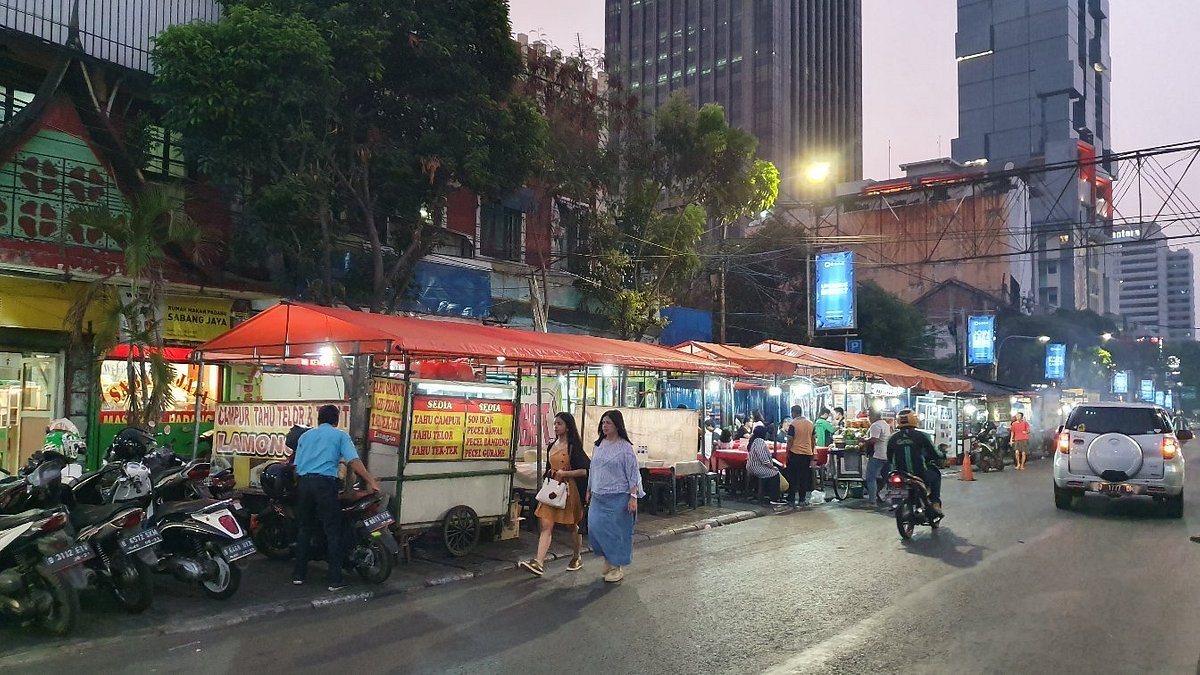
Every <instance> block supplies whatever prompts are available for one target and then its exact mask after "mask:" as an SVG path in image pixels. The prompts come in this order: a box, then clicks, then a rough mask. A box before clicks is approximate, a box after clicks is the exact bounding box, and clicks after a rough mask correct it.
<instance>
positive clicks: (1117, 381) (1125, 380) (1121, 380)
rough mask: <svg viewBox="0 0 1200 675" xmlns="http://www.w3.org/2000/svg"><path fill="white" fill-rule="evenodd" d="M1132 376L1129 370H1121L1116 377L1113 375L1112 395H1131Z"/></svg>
mask: <svg viewBox="0 0 1200 675" xmlns="http://www.w3.org/2000/svg"><path fill="white" fill-rule="evenodd" d="M1130 374H1131V373H1130V372H1129V371H1128V370H1121V371H1117V373H1116V374H1115V375H1113V385H1112V393H1114V394H1128V393H1129V376H1130Z"/></svg>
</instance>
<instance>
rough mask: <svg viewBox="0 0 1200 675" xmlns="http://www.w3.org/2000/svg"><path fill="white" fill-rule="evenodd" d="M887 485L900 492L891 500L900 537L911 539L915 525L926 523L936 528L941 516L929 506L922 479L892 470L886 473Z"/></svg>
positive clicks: (926, 489)
mask: <svg viewBox="0 0 1200 675" xmlns="http://www.w3.org/2000/svg"><path fill="white" fill-rule="evenodd" d="M888 487H889V488H891V489H892V490H894V491H899V492H900V496H899V497H898V498H896V499H894V500H893V502H894V503H893V511H894V512H895V514H896V529H897V530H898V531H899V532H900V538H901V539H911V538H912V535H913V531H914V530H915V529H916V526H917V525H928V526H929V527H932V528H933V529H935V530H936V529H937V528H938V525H939V524H940V522H941V520H942V516H941V515H937V514H936V513H935V512H934V510H933V509H932V508H931V503H930V501H929V491H928V488H927V487H926V485H925V481H924V480H922V479H921V478H920V477H918V476H914V475H912V474H909V473H903V472H900V471H893V472H891V474H889V475H888Z"/></svg>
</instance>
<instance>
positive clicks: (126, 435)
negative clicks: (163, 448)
mask: <svg viewBox="0 0 1200 675" xmlns="http://www.w3.org/2000/svg"><path fill="white" fill-rule="evenodd" d="M152 447H154V437H153V436H151V435H150V434H149V433H147V432H145V431H143V430H141V429H138V428H137V427H126V428H125V429H122V430H121V431H120V432H119V433H118V434H117V436H116V438H114V439H113V440H112V444H111V445H109V446H108V461H110V462H137V461H140V460H141V459H142V458H143V457H145V456H146V453H148V452H150V448H152Z"/></svg>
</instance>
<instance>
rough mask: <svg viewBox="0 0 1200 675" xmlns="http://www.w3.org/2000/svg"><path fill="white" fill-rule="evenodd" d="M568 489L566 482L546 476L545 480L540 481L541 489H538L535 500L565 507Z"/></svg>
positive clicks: (557, 507) (552, 505)
mask: <svg viewBox="0 0 1200 675" xmlns="http://www.w3.org/2000/svg"><path fill="white" fill-rule="evenodd" d="M569 489H570V488H568V487H567V484H566V483H564V482H561V481H557V480H554V479H553V478H550V477H549V476H547V477H546V480H544V481H542V489H540V490H538V493H537V500H538V501H539V502H541V503H543V504H545V505H546V506H550V507H553V508H556V509H565V508H567V491H568V490H569Z"/></svg>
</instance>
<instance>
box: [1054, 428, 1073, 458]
mask: <svg viewBox="0 0 1200 675" xmlns="http://www.w3.org/2000/svg"><path fill="white" fill-rule="evenodd" d="M1057 445H1058V451H1059V452H1061V453H1062V454H1064V455H1065V454H1067V453H1069V452H1071V433H1070V432H1068V431H1064V432H1062V433H1061V434H1059V435H1058V443H1057Z"/></svg>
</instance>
